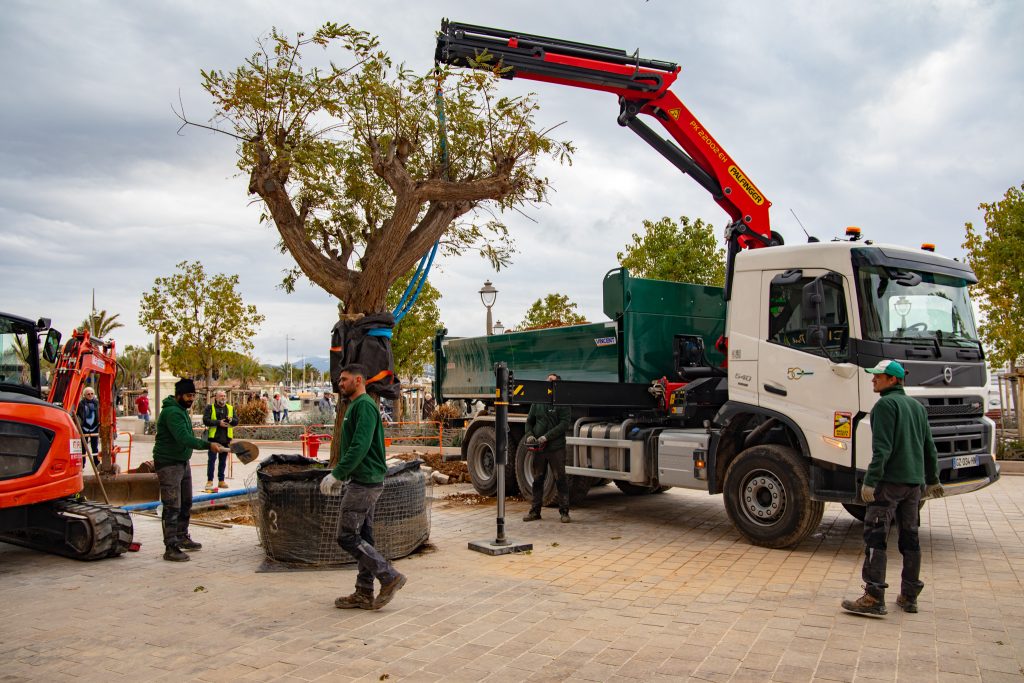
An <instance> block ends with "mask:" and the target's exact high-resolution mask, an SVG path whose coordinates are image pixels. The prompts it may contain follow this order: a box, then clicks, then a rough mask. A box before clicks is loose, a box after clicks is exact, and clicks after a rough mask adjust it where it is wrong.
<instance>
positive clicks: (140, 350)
mask: <svg viewBox="0 0 1024 683" xmlns="http://www.w3.org/2000/svg"><path fill="white" fill-rule="evenodd" d="M152 365H153V352H152V351H150V350H149V349H148V348H146V347H142V346H132V345H131V344H129V345H128V346H126V347H124V349H123V350H122V351H121V352H120V354H118V356H117V366H118V367H119V368H120V369H121V371H122V373H123V379H122V380H121V381H123V382H124V385H123V388H124V389H128V390H130V391H137V390H139V389H141V388H142V381H143V380H144V379H145V378H146V377H149V374H150V372H152V369H153V368H152Z"/></svg>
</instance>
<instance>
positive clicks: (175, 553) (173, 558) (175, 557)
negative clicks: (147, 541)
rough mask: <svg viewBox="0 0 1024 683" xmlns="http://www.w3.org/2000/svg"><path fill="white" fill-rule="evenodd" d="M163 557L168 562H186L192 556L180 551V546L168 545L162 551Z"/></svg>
mask: <svg viewBox="0 0 1024 683" xmlns="http://www.w3.org/2000/svg"><path fill="white" fill-rule="evenodd" d="M164 559H165V560H167V561H168V562H188V561H189V560H191V559H192V558H191V557H189V556H188V555H187V554H185V553H183V552H182V551H181V548H179V547H177V546H174V545H169V546H167V549H166V550H165V551H164Z"/></svg>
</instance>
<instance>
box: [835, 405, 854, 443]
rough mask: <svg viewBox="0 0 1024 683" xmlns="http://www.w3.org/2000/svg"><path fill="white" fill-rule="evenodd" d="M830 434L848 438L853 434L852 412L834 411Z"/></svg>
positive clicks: (839, 437)
mask: <svg viewBox="0 0 1024 683" xmlns="http://www.w3.org/2000/svg"><path fill="white" fill-rule="evenodd" d="M832 436H834V437H835V438H837V439H849V438H850V437H851V436H853V413H844V412H840V411H838V410H837V411H836V414H835V417H834V418H833V421H832Z"/></svg>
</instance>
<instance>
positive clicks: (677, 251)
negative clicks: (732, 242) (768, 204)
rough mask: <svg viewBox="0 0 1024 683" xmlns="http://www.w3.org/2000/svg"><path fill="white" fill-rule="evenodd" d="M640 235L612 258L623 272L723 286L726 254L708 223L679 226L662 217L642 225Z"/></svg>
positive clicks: (681, 219)
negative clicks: (642, 228)
mask: <svg viewBox="0 0 1024 683" xmlns="http://www.w3.org/2000/svg"><path fill="white" fill-rule="evenodd" d="M643 225H644V231H643V233H640V234H638V233H633V237H632V241H631V242H630V243H629V244H627V245H626V250H625V251H624V252H623V251H620V252H619V253H617V254H616V255H615V257H616V258H617V259H618V260H619V264H620V265H622V267H623V268H627V269H629V272H630V273H632V274H633V275H636V276H638V277H646V278H651V279H654V280H670V281H672V282H689V283H691V284H695V285H714V286H716V287H721V286H723V285H724V284H725V250H724V249H723V248H722V247H721V246H720V240H719V239H718V238H717V237H716V236H715V232H714V228H713V227H712V225H711V224H710V223H705V222H704V221H702V220H701V219H699V218H698V219H697V220H695V221H693V222H691V221H690V219H689V218H688V217H687V216H680V217H679V222H678V223H677V222H676V221H674V220H672V219H671V218H669V217H668V216H665V217H664V218H662V219H661V220H659V221H644V223H643Z"/></svg>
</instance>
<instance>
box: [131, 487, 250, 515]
mask: <svg viewBox="0 0 1024 683" xmlns="http://www.w3.org/2000/svg"><path fill="white" fill-rule="evenodd" d="M255 492H256V487H255V486H254V487H252V488H248V489H235V490H234V491H218V492H217V493H203V494H200V495H198V496H194V497H193V498H192V502H193V503H202V502H203V501H206V500H217V499H219V498H233V497H235V496H242V495H246V494H249V493H255ZM157 507H160V501H159V500H154V501H152V502H149V503H135V504H134V505H122V506H121V509H122V510H128V511H129V512H132V511H135V510H152V509H154V508H157Z"/></svg>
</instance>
